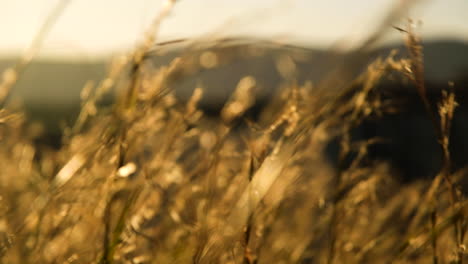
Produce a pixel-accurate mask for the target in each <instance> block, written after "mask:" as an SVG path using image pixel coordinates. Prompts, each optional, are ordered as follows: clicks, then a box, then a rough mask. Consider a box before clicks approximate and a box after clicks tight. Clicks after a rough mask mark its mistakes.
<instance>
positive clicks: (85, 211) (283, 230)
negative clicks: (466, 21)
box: [0, 6, 467, 264]
mask: <svg viewBox="0 0 468 264" xmlns="http://www.w3.org/2000/svg"><path fill="white" fill-rule="evenodd" d="M167 7H168V9H165V10H164V11H163V12H162V13H161V14H160V16H158V18H157V19H156V20H155V24H154V26H153V27H152V30H153V31H154V30H156V29H157V26H158V24H159V23H160V21H161V19H163V17H164V16H165V15H166V14H167V12H168V11H169V8H170V6H167ZM406 34H407V37H408V41H407V45H408V48H409V49H410V55H411V56H410V57H409V58H405V59H396V58H395V53H394V52H393V53H391V54H389V56H388V57H387V58H379V59H377V60H375V61H374V62H373V63H371V64H369V65H368V66H367V68H366V70H365V71H364V72H362V74H360V75H359V76H357V78H354V79H353V80H349V81H348V82H345V83H340V89H331V88H330V83H327V84H326V87H327V88H326V89H325V88H323V87H325V86H320V87H317V86H314V85H311V84H310V83H305V84H301V83H297V82H296V81H295V80H294V74H285V77H286V79H285V81H284V85H283V86H284V89H282V90H281V91H278V93H277V94H275V95H274V96H273V97H272V98H271V102H270V103H269V104H268V105H267V106H266V107H265V108H264V109H263V110H262V113H261V114H260V117H259V118H258V119H256V120H252V119H249V118H248V117H247V116H248V115H246V112H247V111H248V109H249V108H251V107H252V105H254V103H255V94H256V88H257V87H256V82H255V76H245V77H244V78H243V79H241V80H239V84H238V86H237V88H236V91H235V92H234V93H233V94H232V96H231V98H230V99H229V100H228V101H227V102H226V104H225V106H224V107H223V109H222V110H221V111H220V115H219V117H218V118H212V117H207V116H205V115H204V113H203V110H202V109H200V108H199V107H198V103H199V101H200V100H201V98H202V97H203V89H202V88H198V89H195V90H194V92H193V96H192V97H191V99H190V100H188V101H187V102H182V101H179V100H178V99H177V97H176V96H175V94H174V91H173V89H172V87H173V86H174V84H175V83H176V82H178V81H180V80H183V79H184V78H186V76H187V75H188V74H197V71H198V70H200V69H201V68H203V67H206V65H209V67H217V66H218V64H219V63H228V62H220V61H218V60H213V58H221V57H220V56H221V55H226V54H216V53H213V54H210V56H211V57H208V58H205V59H208V60H209V59H210V58H211V60H212V61H211V62H210V61H209V62H208V64H206V60H205V62H203V60H200V52H199V48H198V44H197V43H194V44H193V45H191V46H189V47H187V48H186V52H184V54H183V55H181V56H180V57H178V58H176V59H174V60H173V61H172V62H171V63H169V64H168V65H167V66H164V67H161V68H153V66H151V65H152V64H150V63H145V62H146V60H147V59H148V54H150V53H151V50H150V49H151V48H152V47H153V44H154V39H153V37H152V36H153V35H152V34H148V37H147V38H146V39H145V41H144V43H143V45H142V46H141V47H139V48H138V49H136V51H135V52H132V53H131V54H129V55H128V56H123V57H120V58H118V59H116V60H115V61H114V62H112V63H111V65H110V67H109V73H108V77H107V78H106V79H105V80H103V81H102V82H100V83H98V84H97V85H96V87H94V86H93V84H92V83H89V84H88V85H87V86H86V87H85V89H84V90H83V93H82V98H83V104H82V111H81V113H80V115H79V117H78V119H77V121H76V123H75V125H74V126H73V127H71V128H69V129H68V130H66V131H64V138H63V142H64V143H63V145H62V147H61V148H60V149H58V150H51V149H47V148H45V147H40V146H37V145H35V144H34V141H33V139H34V137H35V134H34V131H33V130H31V127H30V126H29V125H28V121H27V119H26V118H25V117H24V115H22V114H21V112H18V111H12V110H10V109H7V108H4V109H2V110H1V111H0V144H1V148H0V161H1V177H0V262H1V263H249V264H253V263H428V262H433V263H463V261H464V259H465V253H464V251H465V244H464V243H465V233H466V226H467V224H466V219H467V218H466V217H465V216H466V213H467V204H466V201H465V199H464V196H463V194H462V192H461V191H460V190H459V189H458V188H457V181H458V180H459V179H460V177H461V176H462V175H463V173H464V172H463V171H462V172H453V171H452V169H451V167H450V153H449V148H448V146H449V144H450V137H449V135H450V124H451V120H452V119H453V114H454V111H455V107H456V101H455V95H454V94H453V91H452V90H450V89H449V90H448V91H444V93H443V100H442V101H441V102H439V104H438V105H431V103H430V102H429V101H428V100H427V98H426V95H425V87H424V80H423V77H421V75H422V74H423V69H422V67H421V65H422V54H423V51H422V50H421V49H420V42H419V41H418V40H417V38H416V35H415V34H414V33H413V32H411V31H407V33H406ZM210 45H214V46H216V45H226V43H223V42H221V43H217V42H213V43H210ZM354 61H355V60H354V58H353V62H354ZM203 63H205V66H203V65H202V64H203ZM287 65H288V64H287ZM287 65H286V66H285V67H286V68H288V67H289V68H288V69H289V70H291V72H293V71H295V70H298V69H297V68H296V67H294V61H291V62H290V63H289V66H287ZM291 65H292V66H291ZM346 67H349V65H348V66H346ZM346 67H345V68H344V70H346ZM286 71H288V70H286ZM339 72H340V73H342V72H343V71H339ZM390 74H397V75H400V76H401V78H409V79H411V80H413V81H414V82H415V84H416V87H417V89H418V92H419V94H420V96H421V99H422V100H423V101H424V102H425V104H426V105H427V109H428V111H429V113H428V114H429V115H430V116H431V117H430V118H432V119H433V120H434V127H435V129H437V131H438V132H437V133H438V134H439V141H440V145H441V148H442V149H443V150H444V151H443V157H442V159H443V161H444V162H443V164H444V166H443V168H442V170H441V172H440V174H439V175H438V176H436V177H435V178H434V179H433V180H420V181H414V182H411V183H406V184H402V183H401V182H399V181H398V180H396V177H395V175H393V174H394V170H393V169H392V168H391V167H390V166H389V165H388V164H386V163H383V162H381V163H369V162H366V157H367V156H368V153H367V152H368V148H369V146H371V145H372V144H375V143H377V142H378V141H379V139H369V140H361V141H359V140H358V141H356V140H354V139H353V137H352V131H353V129H354V128H356V127H358V126H359V125H360V124H361V123H362V122H364V121H365V120H368V119H370V118H373V119H375V118H379V116H381V115H383V114H384V113H387V112H391V111H394V108H395V105H394V104H393V103H392V102H388V101H386V100H383V99H382V94H381V91H379V90H378V89H377V87H378V84H379V82H381V81H382V80H385V79H386V78H387V76H389V75H390ZM333 78H340V75H335V76H334V77H333ZM322 85H325V84H322ZM112 91H115V92H116V94H117V95H116V101H115V103H114V104H113V105H112V106H111V107H110V108H103V107H100V106H99V100H100V99H101V98H102V96H103V95H104V94H105V93H109V92H112ZM434 107H437V109H438V115H437V114H436V113H437V112H433V111H432V110H431V109H433V108H434ZM332 141H338V142H339V145H340V151H339V162H338V165H337V166H335V164H332V163H330V161H329V160H328V159H327V155H326V154H325V152H326V148H327V146H329V144H330V143H331V142H332ZM442 182H445V183H446V185H445V187H443V185H442V184H441V183H442Z"/></svg>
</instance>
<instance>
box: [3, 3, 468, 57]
mask: <svg viewBox="0 0 468 264" xmlns="http://www.w3.org/2000/svg"><path fill="white" fill-rule="evenodd" d="M58 1H60V0H0V55H3V56H5V55H7V56H8V55H9V56H15V55H17V54H20V53H21V52H22V51H24V50H25V49H26V48H27V47H28V46H29V45H30V43H31V41H32V39H33V38H34V36H35V34H36V33H37V32H38V31H39V29H40V27H41V25H42V23H43V22H44V20H45V19H46V17H47V16H48V14H49V13H50V12H51V10H52V9H53V7H54V6H55V5H56V4H57V3H58ZM164 1H165V0H72V1H71V3H70V4H69V5H68V6H67V8H66V9H65V10H64V12H63V13H62V15H61V16H60V18H59V19H58V21H57V23H56V24H55V25H54V26H53V28H52V30H51V31H50V32H49V34H48V35H47V37H46V39H45V40H44V42H43V46H42V49H41V55H42V56H47V57H58V58H93V57H99V56H105V55H109V54H114V53H116V52H120V51H123V50H125V49H129V48H132V47H134V46H135V45H136V44H137V43H138V42H139V41H141V38H142V35H143V32H145V30H146V28H148V25H149V24H150V22H151V21H152V19H153V18H154V17H155V16H156V14H158V12H160V10H161V8H162V6H163V3H164ZM401 1H405V0H327V1H325V0H255V1H253V0H179V1H177V2H176V4H175V5H174V8H173V9H172V11H171V13H170V15H169V17H167V19H165V20H164V21H163V23H162V24H161V27H160V31H159V32H158V36H157V39H158V40H159V41H165V40H170V39H178V38H193V37H199V36H215V37H225V36H233V35H234V36H236V35H244V36H245V35H247V36H255V37H262V38H266V39H273V40H275V41H281V42H285V43H292V44H304V45H305V44H307V45H312V46H317V47H329V46H330V45H333V44H335V43H337V42H339V41H343V40H344V41H346V42H349V43H358V42H359V41H360V40H362V39H364V38H365V36H366V35H367V34H369V32H372V30H373V29H374V28H375V27H376V26H377V25H378V22H379V21H380V20H381V19H382V17H383V16H384V15H385V14H386V12H387V11H388V10H389V9H390V8H391V7H392V6H393V5H395V4H396V3H398V2H401ZM467 11H468V1H467V0H420V3H419V4H418V5H417V6H416V7H415V8H413V9H411V10H409V11H408V16H409V17H411V18H413V19H414V20H418V21H421V22H422V24H421V25H420V26H419V27H418V31H419V32H420V33H421V34H422V36H423V37H424V38H426V39H433V38H452V39H453V38H455V39H458V40H462V41H465V42H468V23H467V22H468V20H467V18H466V12H467ZM401 23H403V22H401ZM397 26H404V25H403V24H400V25H397ZM391 32H392V33H391V34H390V35H389V37H388V39H389V40H390V41H396V40H398V39H400V38H401V36H400V35H399V33H398V32H396V30H393V31H391Z"/></svg>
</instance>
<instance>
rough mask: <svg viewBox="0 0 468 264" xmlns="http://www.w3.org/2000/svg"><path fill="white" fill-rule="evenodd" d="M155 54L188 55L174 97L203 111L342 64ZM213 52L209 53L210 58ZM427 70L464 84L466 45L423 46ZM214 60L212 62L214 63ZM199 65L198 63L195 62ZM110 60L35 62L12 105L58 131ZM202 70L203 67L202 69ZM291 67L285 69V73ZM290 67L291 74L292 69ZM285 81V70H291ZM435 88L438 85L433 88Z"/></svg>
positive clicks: (227, 50) (218, 51) (258, 52)
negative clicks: (249, 82)
mask: <svg viewBox="0 0 468 264" xmlns="http://www.w3.org/2000/svg"><path fill="white" fill-rule="evenodd" d="M395 48H396V49H399V50H401V51H402V53H404V50H405V49H404V47H403V46H402V45H394V46H389V47H384V48H381V49H378V50H376V51H373V52H370V53H369V54H368V55H366V57H365V58H364V64H363V65H360V66H361V67H349V68H350V69H349V70H350V71H352V73H351V74H352V75H353V76H355V75H356V74H357V73H358V72H359V71H360V70H361V68H362V66H365V64H366V62H370V61H371V60H372V59H373V58H375V57H377V56H385V55H386V54H388V53H389V52H390V50H391V49H395ZM162 50H163V51H161V52H159V51H158V52H155V53H154V54H152V56H151V58H150V59H149V61H150V63H151V64H153V66H154V67H155V68H158V67H159V66H162V65H167V64H168V63H170V61H171V60H172V59H173V58H175V57H176V56H180V55H184V54H185V53H187V54H190V56H191V59H192V60H196V61H195V62H194V64H198V66H197V67H198V68H197V69H193V65H192V66H190V65H189V66H188V67H192V68H190V69H186V74H185V76H184V78H181V81H179V82H177V83H176V84H175V86H174V87H175V90H176V93H177V95H178V96H179V97H180V98H182V99H186V98H188V97H189V96H190V94H191V92H192V90H193V89H194V88H195V87H197V86H201V87H203V88H204V89H205V95H204V98H203V101H202V105H203V107H204V108H206V109H208V110H216V109H219V107H220V106H222V104H223V102H224V101H225V100H226V99H227V97H228V96H229V95H230V94H231V92H232V91H233V90H234V89H235V87H236V85H237V83H238V81H239V80H240V79H241V78H242V77H244V76H246V75H250V76H253V77H254V78H255V80H256V82H257V85H258V87H259V88H260V90H259V98H260V100H264V99H266V98H268V96H269V95H270V94H271V93H272V92H273V90H275V89H276V88H278V86H279V85H280V84H281V83H282V81H283V80H285V79H288V78H291V79H292V78H294V79H297V80H298V81H299V83H303V82H305V81H307V80H311V81H312V82H313V83H314V84H315V83H317V82H319V81H320V80H321V79H322V78H323V76H325V75H326V74H327V73H328V72H330V71H331V70H332V69H333V68H335V67H336V66H337V65H338V64H340V63H342V61H341V60H342V54H340V53H338V52H330V51H324V50H318V49H311V48H301V47H292V46H280V45H275V44H273V43H256V44H255V43H247V44H245V43H242V42H241V43H237V44H233V45H227V46H220V47H211V48H202V49H199V50H196V51H195V52H186V50H185V49H183V48H182V49H169V50H167V51H166V52H164V49H162ZM210 52H211V53H210ZM213 54H214V55H215V58H214V59H215V60H216V61H215V63H216V64H217V65H215V66H216V67H210V65H205V66H203V63H209V62H203V61H202V60H203V56H205V57H207V56H208V59H209V56H210V55H213ZM424 55H425V71H426V78H427V81H428V82H429V83H432V84H442V85H446V83H447V81H454V80H457V79H462V78H463V77H464V76H466V75H467V74H468V44H466V43H462V42H457V41H449V40H444V41H433V42H427V43H424ZM212 59H213V58H212ZM197 60H198V61H197ZM13 63H14V60H13V59H11V58H10V59H9V58H4V59H0V71H3V70H4V69H5V68H6V67H8V66H10V65H12V64H13ZM107 63H108V60H106V59H102V60H98V61H94V62H86V61H83V62H76V61H73V62H70V61H57V60H54V61H52V60H50V61H47V60H36V61H34V62H33V63H32V64H31V65H30V66H29V67H28V68H27V70H26V71H25V72H24V74H23V75H22V76H21V78H20V80H19V82H18V83H17V85H16V86H15V87H14V91H13V94H12V100H13V101H15V100H20V101H22V102H23V103H24V106H25V107H26V109H27V111H28V112H29V113H31V116H32V117H33V118H34V119H40V120H43V121H45V122H46V123H48V126H53V127H54V126H56V124H58V122H59V121H60V120H68V122H70V120H72V119H73V116H74V114H75V113H76V112H77V111H78V109H79V103H80V99H79V94H80V91H81V89H82V87H83V86H84V85H85V83H86V82H87V81H88V80H95V81H99V80H100V79H102V78H103V77H104V76H105V73H106V65H107ZM200 65H201V66H200ZM288 67H289V68H288ZM291 67H293V68H294V69H291ZM294 70H295V72H294V73H291V74H292V75H291V76H288V74H290V73H288V71H289V72H291V71H294ZM433 87H437V85H435V86H434V85H433Z"/></svg>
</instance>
